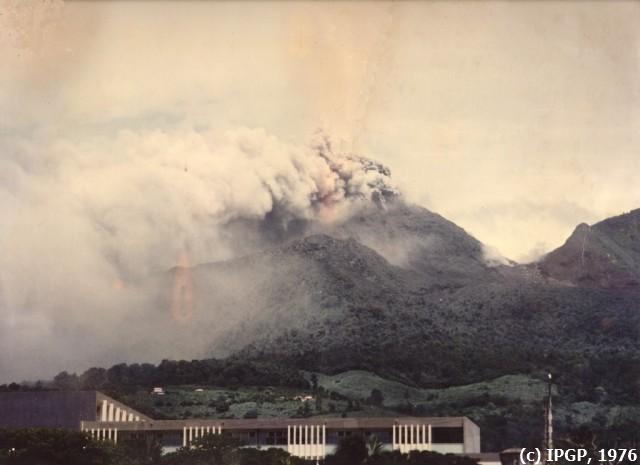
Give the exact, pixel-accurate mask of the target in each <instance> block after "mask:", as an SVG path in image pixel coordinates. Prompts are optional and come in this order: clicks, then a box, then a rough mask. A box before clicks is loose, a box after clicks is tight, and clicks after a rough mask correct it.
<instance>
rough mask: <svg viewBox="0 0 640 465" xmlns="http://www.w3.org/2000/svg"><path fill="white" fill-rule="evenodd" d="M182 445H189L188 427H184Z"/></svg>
mask: <svg viewBox="0 0 640 465" xmlns="http://www.w3.org/2000/svg"><path fill="white" fill-rule="evenodd" d="M182 447H187V427H186V426H185V427H183V428H182Z"/></svg>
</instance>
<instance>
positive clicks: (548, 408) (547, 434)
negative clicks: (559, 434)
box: [544, 373, 553, 450]
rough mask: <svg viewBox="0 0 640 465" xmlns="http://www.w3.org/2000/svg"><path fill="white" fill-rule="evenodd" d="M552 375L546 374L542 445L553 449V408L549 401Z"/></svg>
mask: <svg viewBox="0 0 640 465" xmlns="http://www.w3.org/2000/svg"><path fill="white" fill-rule="evenodd" d="M552 379H553V378H552V376H551V373H549V374H548V391H547V402H546V405H545V409H544V410H545V412H544V447H545V448H546V449H547V450H548V449H553V409H552V407H553V406H552V403H551V386H552V382H553V381H552Z"/></svg>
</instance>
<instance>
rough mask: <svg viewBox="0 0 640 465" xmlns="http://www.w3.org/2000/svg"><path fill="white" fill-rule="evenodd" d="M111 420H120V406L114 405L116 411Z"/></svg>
mask: <svg viewBox="0 0 640 465" xmlns="http://www.w3.org/2000/svg"><path fill="white" fill-rule="evenodd" d="M113 421H120V407H116V413H115V414H114V415H113Z"/></svg>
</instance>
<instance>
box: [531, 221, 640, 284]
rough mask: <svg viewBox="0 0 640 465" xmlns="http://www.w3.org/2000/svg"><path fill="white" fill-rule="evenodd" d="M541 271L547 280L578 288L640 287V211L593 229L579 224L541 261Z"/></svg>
mask: <svg viewBox="0 0 640 465" xmlns="http://www.w3.org/2000/svg"><path fill="white" fill-rule="evenodd" d="M539 268H540V271H541V272H542V273H543V274H544V275H546V276H548V277H551V278H554V279H557V280H560V281H564V282H568V283H571V284H574V285H579V286H587V287H601V288H628V287H636V286H638V285H640V209H636V210H633V211H631V212H629V213H625V214H623V215H619V216H615V217H612V218H607V219H606V220H603V221H600V222H599V223H596V224H594V225H593V226H589V225H588V224H586V223H581V224H579V225H578V226H577V227H576V229H575V230H574V231H573V233H572V234H571V236H569V238H568V239H567V241H566V242H565V243H564V244H563V245H562V246H561V247H559V248H558V249H556V250H554V251H552V252H551V253H549V254H548V255H547V256H546V257H544V258H543V259H542V261H541V262H540V263H539Z"/></svg>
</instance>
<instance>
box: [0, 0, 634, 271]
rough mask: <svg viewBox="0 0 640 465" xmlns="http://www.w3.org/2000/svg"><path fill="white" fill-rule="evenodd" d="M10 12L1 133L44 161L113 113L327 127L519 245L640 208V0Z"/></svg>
mask: <svg viewBox="0 0 640 465" xmlns="http://www.w3.org/2000/svg"><path fill="white" fill-rule="evenodd" d="M2 12H3V14H2V15H1V16H0V34H1V36H0V60H1V61H0V63H1V66H0V137H5V138H7V137H8V138H13V137H18V138H19V139H20V143H21V144H23V145H25V144H26V145H32V146H34V147H36V148H37V150H36V152H38V153H40V154H41V156H33V157H32V158H31V159H30V160H29V163H30V164H31V168H33V169H34V170H35V171H38V170H45V171H46V169H47V166H48V165H47V163H49V162H50V157H51V155H48V154H47V153H46V151H47V150H50V145H48V144H49V141H50V140H52V139H56V137H57V136H59V135H64V140H65V141H66V142H65V143H68V144H71V145H73V144H75V142H73V138H74V137H80V136H84V135H89V136H87V137H86V138H84V139H83V140H84V142H83V143H82V144H84V145H82V147H83V149H86V150H88V151H90V150H92V148H91V147H87V145H91V142H87V141H94V142H93V143H95V144H100V143H103V142H104V141H101V139H100V137H101V136H102V137H106V138H109V137H110V134H112V133H113V131H117V130H121V129H132V130H138V129H144V130H146V129H160V130H165V129H166V130H169V131H171V130H175V129H176V128H180V129H185V128H190V129H192V130H198V129H199V128H214V129H224V128H235V127H249V128H263V129H264V130H265V131H266V132H267V133H268V134H273V135H274V136H276V137H278V138H280V139H283V140H288V141H293V142H295V143H304V142H306V141H307V140H309V139H310V137H311V135H312V134H313V132H314V131H315V130H316V129H317V128H323V129H324V130H325V131H326V132H327V133H329V134H331V135H332V136H333V137H335V138H337V139H338V140H340V141H341V146H342V147H344V148H352V149H353V150H355V151H358V152H360V153H361V154H363V155H366V156H369V157H371V158H374V159H378V160H380V161H383V162H384V163H386V164H387V165H388V166H389V167H390V168H391V169H392V173H393V176H394V179H395V180H396V182H397V183H398V184H399V185H400V186H401V187H402V189H403V190H404V192H405V193H406V195H407V197H409V198H410V199H412V200H414V201H416V202H418V203H420V204H422V205H424V206H426V207H428V208H430V209H432V210H434V211H437V212H439V213H441V214H443V215H444V216H446V217H448V218H449V219H451V220H453V221H455V222H456V223H458V224H459V225H461V226H463V227H464V228H465V229H467V230H468V231H469V232H470V233H472V234H473V235H475V236H476V237H477V238H479V239H480V240H482V241H483V242H485V243H487V244H489V245H490V246H493V247H495V248H497V249H498V250H499V251H501V252H502V253H503V254H505V255H506V256H508V257H510V258H513V259H516V260H519V259H521V260H524V259H527V258H531V257H532V256H533V255H532V254H536V253H538V254H539V253H540V252H543V251H547V250H549V249H550V248H553V247H555V246H558V245H559V244H561V243H562V242H563V241H564V239H565V238H566V236H567V235H568V234H569V233H570V232H571V230H572V228H573V227H574V226H575V225H576V224H577V223H579V222H582V221H586V222H594V221H597V220H599V219H602V218H604V217H606V216H609V215H613V214H618V213H622V212H624V211H627V210H629V209H633V208H637V207H640V183H639V182H638V181H639V175H638V173H640V156H639V155H640V154H639V153H638V149H639V148H640V135H639V134H640V28H639V27H638V25H639V24H640V2H631V1H629V2H621V1H618V2H616V1H609V2H586V1H585V2H579V1H563V2H554V1H532V2H524V1H519V2H488V1H487V2H483V1H479V2H471V1H469V2H453V1H446V2H445V1H441V2H416V3H413V2H395V3H385V2H381V1H376V2H371V3H366V2H357V3H348V2H335V3H331V4H329V3H322V2H309V3H306V2H302V1H300V2H294V1H286V2H281V3H271V2H267V1H260V2H249V1H244V2H194V3H185V2H170V1H158V2H150V1H148V2H140V3H133V2H125V1H113V2H108V1H101V2H68V3H67V2H65V3H62V2H56V1H43V2H40V1H39V2H35V1H34V2H28V1H20V0H15V1H6V0H4V1H2ZM43 140H46V141H47V143H43V142H42V141H43ZM39 144H41V145H39ZM74 150H82V149H81V148H78V147H76V148H75V149H74ZM6 156H9V157H10V156H11V154H8V155H7V154H4V153H3V154H2V157H6ZM180 156H182V155H180ZM48 157H49V158H48ZM47 160H49V161H47ZM58 161H59V160H58ZM119 169H121V170H122V175H123V177H126V173H127V170H128V169H129V167H128V166H127V164H126V163H122V164H121V165H120V168H119ZM8 177H9V175H7V174H6V173H5V178H4V181H3V182H10V181H9V180H8ZM0 179H1V178H0ZM5 205H7V203H5ZM14 207H15V208H16V209H18V208H21V209H23V211H28V208H29V206H28V205H25V204H23V205H21V206H20V207H17V206H15V205H14ZM5 208H8V207H5ZM4 213H5V212H3V215H4Z"/></svg>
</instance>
